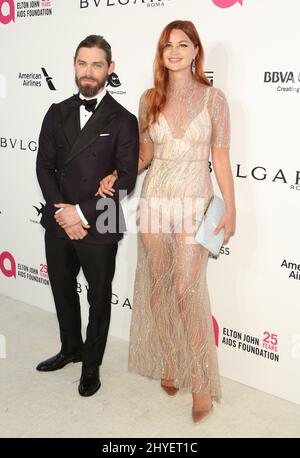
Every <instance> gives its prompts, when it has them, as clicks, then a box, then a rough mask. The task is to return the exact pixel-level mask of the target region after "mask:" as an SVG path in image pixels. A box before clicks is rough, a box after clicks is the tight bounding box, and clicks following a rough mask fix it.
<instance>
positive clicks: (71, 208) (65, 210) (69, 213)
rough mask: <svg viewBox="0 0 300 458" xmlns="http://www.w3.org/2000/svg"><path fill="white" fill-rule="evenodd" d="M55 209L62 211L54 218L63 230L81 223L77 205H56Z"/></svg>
mask: <svg viewBox="0 0 300 458" xmlns="http://www.w3.org/2000/svg"><path fill="white" fill-rule="evenodd" d="M54 207H56V208H60V209H61V210H60V211H59V212H56V213H55V215H54V218H55V220H56V222H57V223H58V224H59V225H60V227H62V228H63V229H66V228H67V227H70V226H73V225H74V224H78V223H80V221H81V219H80V216H79V215H78V212H77V210H76V207H75V205H71V204H55V205H54Z"/></svg>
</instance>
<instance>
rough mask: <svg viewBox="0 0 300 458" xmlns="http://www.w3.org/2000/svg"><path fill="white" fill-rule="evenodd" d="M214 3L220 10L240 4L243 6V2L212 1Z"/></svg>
mask: <svg viewBox="0 0 300 458" xmlns="http://www.w3.org/2000/svg"><path fill="white" fill-rule="evenodd" d="M212 1H213V3H214V4H215V5H216V6H218V7H219V8H230V7H231V6H233V5H235V4H236V3H239V4H240V5H241V6H243V0H212Z"/></svg>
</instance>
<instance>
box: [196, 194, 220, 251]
mask: <svg viewBox="0 0 300 458" xmlns="http://www.w3.org/2000/svg"><path fill="white" fill-rule="evenodd" d="M224 213H225V203H224V201H223V200H222V199H220V197H218V196H213V197H212V199H211V201H210V203H209V206H208V208H207V210H206V212H205V215H204V216H203V218H202V220H201V223H200V226H199V228H198V230H197V233H196V235H195V240H196V241H197V242H198V243H200V244H201V245H203V246H204V247H205V248H207V249H208V250H209V251H210V252H211V253H212V254H213V255H214V256H218V254H219V253H220V249H221V246H222V244H223V242H224V228H222V229H221V230H220V232H219V233H218V234H214V230H215V229H216V227H217V226H218V224H219V222H220V220H221V218H222V217H223V216H224Z"/></svg>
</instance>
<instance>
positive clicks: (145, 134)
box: [139, 91, 153, 144]
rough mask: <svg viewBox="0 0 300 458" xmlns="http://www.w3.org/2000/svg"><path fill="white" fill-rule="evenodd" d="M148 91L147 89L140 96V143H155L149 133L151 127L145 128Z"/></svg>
mask: <svg viewBox="0 0 300 458" xmlns="http://www.w3.org/2000/svg"><path fill="white" fill-rule="evenodd" d="M146 93H147V91H145V92H144V93H143V94H142V96H141V98H140V104H139V131H140V143H146V144H148V143H153V142H152V140H151V137H150V134H149V128H147V129H146V130H145V129H144V126H145V124H146V112H147V110H146V97H145V96H146Z"/></svg>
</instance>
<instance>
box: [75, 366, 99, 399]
mask: <svg viewBox="0 0 300 458" xmlns="http://www.w3.org/2000/svg"><path fill="white" fill-rule="evenodd" d="M100 386H101V382H100V379H99V369H95V370H93V371H90V372H82V374H81V377H80V383H79V386H78V391H79V394H80V395H81V396H92V395H93V394H95V393H96V391H98V390H99V388H100Z"/></svg>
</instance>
